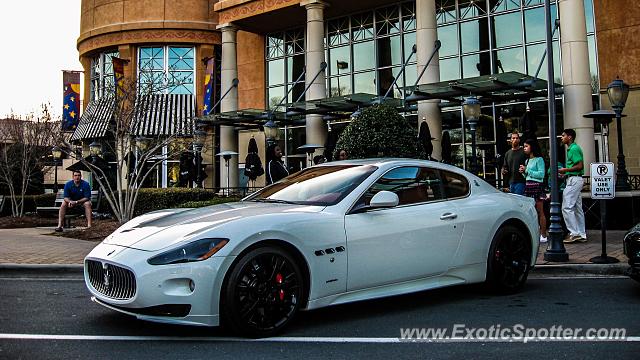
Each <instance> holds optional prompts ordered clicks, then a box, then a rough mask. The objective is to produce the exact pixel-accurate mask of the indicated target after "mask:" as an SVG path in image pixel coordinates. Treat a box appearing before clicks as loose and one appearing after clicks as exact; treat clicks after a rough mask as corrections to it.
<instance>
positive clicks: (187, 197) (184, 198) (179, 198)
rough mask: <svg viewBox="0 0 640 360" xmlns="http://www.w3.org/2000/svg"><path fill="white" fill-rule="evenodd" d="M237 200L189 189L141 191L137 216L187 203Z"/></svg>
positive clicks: (207, 191) (201, 190)
mask: <svg viewBox="0 0 640 360" xmlns="http://www.w3.org/2000/svg"><path fill="white" fill-rule="evenodd" d="M236 200H237V198H227V197H219V196H218V194H216V193H215V192H213V191H211V190H204V189H189V188H166V189H140V190H139V192H138V202H137V204H136V216H137V215H140V214H145V213H148V212H150V211H155V210H162V209H169V208H175V207H179V206H180V205H181V204H184V203H187V202H194V201H195V202H202V201H218V202H216V204H218V203H223V202H229V201H236Z"/></svg>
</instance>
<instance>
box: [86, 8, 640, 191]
mask: <svg viewBox="0 0 640 360" xmlns="http://www.w3.org/2000/svg"><path fill="white" fill-rule="evenodd" d="M551 4H552V9H551V10H552V14H553V15H552V16H553V18H554V19H559V20H560V21H559V24H560V26H559V28H558V29H556V30H555V32H554V33H553V64H554V73H555V76H554V79H553V81H554V82H555V83H556V84H558V85H561V86H562V92H560V93H559V94H558V96H557V97H556V102H555V103H556V110H557V128H558V130H559V131H560V130H561V129H562V128H564V127H571V128H574V129H576V132H577V133H578V136H577V141H578V143H579V144H580V145H581V146H582V148H583V150H584V152H585V160H586V162H587V163H588V162H591V161H595V160H603V159H605V158H606V155H608V154H609V153H610V154H611V156H610V158H611V159H612V160H614V159H615V155H617V146H616V141H614V139H615V136H616V131H617V129H616V127H615V126H613V127H612V129H611V131H610V134H611V136H612V138H611V140H610V141H609V142H608V143H609V149H607V148H606V147H605V144H606V143H607V142H606V141H604V139H603V134H602V132H601V127H600V126H598V125H594V121H593V120H592V119H588V118H584V117H583V115H585V114H587V113H589V112H591V111H593V110H596V109H600V108H603V109H606V108H608V107H609V104H608V98H607V96H606V87H607V85H608V84H609V82H611V81H612V80H613V79H615V78H616V76H619V77H620V78H621V79H624V80H625V82H626V83H627V84H629V85H630V86H631V94H630V96H629V100H628V101H627V107H626V108H625V111H624V113H625V114H627V115H628V117H627V118H625V119H624V120H623V135H624V136H623V141H624V144H625V154H626V155H627V168H628V170H629V173H630V174H638V173H640V159H639V157H638V155H637V154H639V153H640V148H638V147H639V145H638V144H640V142H639V141H637V139H638V137H639V136H640V115H638V112H637V111H635V110H638V107H639V106H640V105H639V103H640V102H639V101H638V100H639V97H640V92H639V91H638V88H639V87H640V70H638V69H639V68H640V66H639V65H640V64H639V63H638V62H639V61H640V60H639V59H640V56H638V52H639V51H640V36H634V34H636V35H640V34H638V33H639V32H640V9H638V7H637V6H634V5H633V2H632V1H606V0H557V1H556V0H552V1H551ZM543 5H544V0H408V1H404V0H402V1H389V0H351V1H336V0H325V1H320V0H222V1H201V0H192V1H186V0H183V1H166V0H146V1H134V0H131V1H115V0H112V1H109V0H102V1H99V0H91V1H90V0H83V2H82V6H83V8H82V22H81V35H80V37H79V39H78V49H79V52H80V59H81V62H82V64H83V66H84V68H85V74H91V76H85V84H84V85H85V87H84V88H85V92H84V98H85V99H95V98H96V97H99V96H100V94H101V93H100V89H101V88H104V86H105V85H104V82H105V81H108V79H109V78H112V77H110V71H111V69H110V68H109V61H108V59H109V57H111V56H114V55H116V54H117V56H118V57H120V58H124V59H126V60H129V63H128V65H127V66H126V68H125V75H126V76H129V77H131V78H136V77H138V76H139V75H140V73H144V72H145V70H147V68H148V67H151V68H152V70H153V71H157V72H159V73H162V72H164V73H169V72H171V71H180V72H189V71H191V72H192V79H193V85H192V87H187V88H183V89H181V90H179V91H183V92H190V93H191V94H193V95H194V101H195V103H196V106H195V108H196V109H197V111H198V116H199V115H200V114H201V113H200V111H201V110H200V109H201V107H202V103H203V98H202V96H203V94H202V88H203V86H202V85H203V81H204V80H203V79H204V63H203V61H202V60H203V59H205V58H207V57H211V56H216V54H217V52H218V51H219V57H220V90H219V91H220V92H221V93H224V92H226V91H227V90H230V91H229V94H228V95H227V96H226V97H224V99H222V101H221V104H220V108H219V111H220V112H221V113H234V112H238V111H242V110H249V109H261V110H274V111H275V110H282V109H286V107H285V106H286V105H287V104H288V105H291V104H294V103H296V102H297V101H298V100H299V101H307V102H313V101H318V99H324V98H336V97H338V98H339V97H344V96H347V95H351V94H369V95H372V96H380V95H384V94H385V93H387V91H388V90H389V89H391V90H390V91H389V93H390V97H392V98H396V99H400V100H401V99H403V98H404V97H406V95H407V93H408V92H410V91H411V90H410V89H411V88H412V87H413V85H414V84H415V83H416V82H417V84H418V85H421V84H433V83H449V84H455V83H462V82H464V80H465V79H472V78H476V77H482V76H492V75H497V76H499V75H500V74H507V73H510V72H517V73H519V74H523V75H529V76H535V75H537V77H538V78H540V79H543V80H548V79H547V67H546V61H547V60H546V58H547V57H545V55H544V54H545V49H546V46H545V33H546V32H545V29H546V26H545V18H544V6H543ZM436 40H440V42H441V44H442V45H441V47H440V49H439V50H438V51H437V52H436V55H435V56H433V59H432V60H431V61H430V62H429V58H430V57H431V54H432V52H433V50H434V44H435V41H436ZM414 44H415V48H416V51H415V53H414V52H413V47H414ZM172 54H173V55H172ZM172 56H173V57H172ZM178 58H179V60H180V61H177V60H176V59H178ZM184 59H187V60H188V61H182V60H184ZM543 59H544V60H543ZM172 61H174V62H173V63H172ZM178 62H180V64H181V65H180V66H182V67H176V66H172V64H174V65H175V64H177V63H178ZM325 62H326V64H327V67H326V69H324V70H323V68H322V67H321V66H322V65H321V64H323V63H325ZM185 63H188V65H185ZM427 63H428V65H427ZM145 64H147V66H146V67H145ZM148 64H151V65H148ZM404 64H406V65H407V66H406V69H405V70H404V71H402V68H403V65H404ZM425 65H427V68H426V70H425V71H424V75H423V76H422V77H421V78H419V79H418V74H420V73H421V72H422V70H423V68H424V67H425ZM539 68H540V70H538V69H539ZM305 70H306V72H305ZM538 71H539V72H538ZM316 75H318V76H316ZM236 78H237V79H238V80H239V85H238V86H237V88H234V87H233V86H232V84H233V80H234V79H236ZM298 79H301V81H299V82H296V80H298ZM394 81H395V83H394ZM305 89H307V91H306V92H305ZM283 98H284V100H283ZM480 100H481V101H482V113H483V117H482V118H481V121H480V124H479V130H478V147H479V149H481V151H480V154H481V158H482V164H483V167H482V174H483V175H484V176H485V177H486V178H488V179H495V178H496V177H497V176H498V171H496V170H497V161H496V155H497V154H496V153H497V152H500V149H501V148H502V145H504V142H505V141H506V139H504V138H502V137H501V134H502V133H501V131H500V129H501V128H506V130H507V131H509V132H510V131H512V130H518V131H520V132H522V131H523V130H525V128H526V130H527V131H529V133H533V134H535V136H536V137H537V138H538V139H539V140H540V141H541V144H543V145H544V146H545V148H548V136H549V121H548V116H547V114H548V109H547V100H546V99H545V98H544V97H539V96H538V97H532V98H528V99H514V100H509V101H503V100H496V99H492V98H488V97H485V98H480ZM282 103H283V104H285V106H281V107H277V105H278V104H282ZM403 114H404V116H406V117H407V118H408V119H409V120H410V122H411V123H412V124H414V125H415V127H416V128H417V126H418V124H419V123H420V122H421V121H423V120H425V121H427V123H428V124H429V126H430V128H431V133H432V136H433V137H434V138H435V139H434V140H433V143H434V153H433V156H434V157H435V158H440V156H441V146H440V144H441V140H442V134H443V132H444V131H446V132H448V134H449V136H450V138H451V143H452V155H453V162H454V164H455V165H457V166H461V167H466V166H468V159H469V157H470V154H471V146H470V144H471V136H470V134H469V132H468V131H467V130H466V127H465V122H464V118H463V115H462V110H461V107H460V106H459V104H456V103H455V102H450V101H441V100H440V99H432V100H425V101H420V102H419V103H418V104H417V107H416V108H415V109H407V110H406V111H404V112H403ZM348 121H349V116H348V115H346V116H344V117H343V118H339V117H338V118H336V117H331V118H329V117H326V116H324V117H323V116H322V115H319V114H308V115H306V117H305V119H304V121H303V122H302V123H299V124H297V125H292V126H287V127H286V128H282V130H281V132H282V133H283V134H282V136H281V139H280V140H279V141H280V145H281V146H282V147H283V148H285V149H286V153H287V155H288V158H287V160H288V162H289V163H290V164H289V165H296V164H300V165H299V166H305V165H306V164H305V162H304V160H303V161H300V160H301V159H305V156H304V154H299V152H298V151H297V148H298V147H299V146H302V145H305V144H320V145H323V146H324V145H325V144H327V143H328V142H327V140H328V139H330V138H331V137H332V136H335V134H336V132H339V130H340V128H341V127H343V126H344V124H345V123H346V122H348ZM614 125H615V124H614ZM210 130H211V132H212V133H213V134H215V136H214V137H213V139H212V146H211V150H212V151H210V152H209V153H208V154H207V155H206V156H205V162H208V163H210V164H214V165H215V164H216V159H215V157H214V153H215V152H217V151H234V152H238V153H239V155H238V156H237V157H236V156H234V157H232V159H231V161H230V165H229V167H228V168H229V169H230V170H229V171H230V174H229V177H228V178H229V179H230V181H229V184H228V185H229V186H231V187H236V186H238V185H242V184H241V180H240V175H241V171H239V170H238V169H239V166H240V168H241V166H242V164H241V162H242V159H244V157H245V156H246V145H247V143H248V141H249V139H250V138H251V137H252V136H253V137H257V138H258V139H260V141H258V144H259V146H260V152H261V155H262V156H261V157H262V158H263V159H264V136H263V135H262V133H260V132H259V131H256V130H250V129H243V128H241V127H238V126H234V125H233V124H226V125H216V127H215V128H210ZM318 151H322V149H320V150H318ZM239 163H240V164H239ZM211 168H212V169H217V170H219V171H214V172H212V173H211V175H212V176H210V177H209V179H208V180H207V181H208V184H207V187H215V186H219V185H222V186H224V185H225V184H226V180H222V181H221V180H220V179H226V178H227V174H226V168H225V167H224V164H223V166H220V164H219V162H218V165H216V166H211ZM165 175H166V174H159V175H158V176H159V177H161V176H165ZM214 178H217V179H218V180H217V181H213V179H214ZM158 184H160V185H166V182H165V183H162V182H161V181H160V182H158ZM260 184H262V182H260V180H259V182H258V185H260Z"/></svg>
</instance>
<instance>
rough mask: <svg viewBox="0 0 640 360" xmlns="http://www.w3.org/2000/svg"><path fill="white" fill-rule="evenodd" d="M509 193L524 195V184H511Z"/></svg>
mask: <svg viewBox="0 0 640 360" xmlns="http://www.w3.org/2000/svg"><path fill="white" fill-rule="evenodd" d="M509 191H510V192H511V193H512V194H518V195H524V183H511V184H509Z"/></svg>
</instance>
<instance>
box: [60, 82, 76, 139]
mask: <svg viewBox="0 0 640 360" xmlns="http://www.w3.org/2000/svg"><path fill="white" fill-rule="evenodd" d="M62 84H63V86H62V89H63V106H62V131H74V130H75V129H76V127H77V126H78V121H79V119H80V72H78V71H66V70H63V71H62Z"/></svg>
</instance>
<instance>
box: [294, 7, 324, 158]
mask: <svg viewBox="0 0 640 360" xmlns="http://www.w3.org/2000/svg"><path fill="white" fill-rule="evenodd" d="M300 5H301V6H304V7H305V9H306V10H307V38H306V43H307V49H306V51H307V53H306V64H307V73H306V76H305V84H307V85H308V84H309V83H310V82H311V80H312V79H313V77H314V76H315V75H316V73H317V72H318V71H319V70H320V64H321V63H322V62H323V61H325V58H324V8H325V6H326V4H325V3H324V2H322V1H318V0H306V1H302V2H301V3H300ZM326 96H327V80H326V74H325V72H324V71H323V72H322V73H321V74H320V75H319V76H318V77H317V78H316V80H315V81H314V82H313V84H312V85H311V87H309V90H308V91H307V94H306V97H305V98H306V100H307V101H308V100H316V99H323V98H325V97H326ZM306 134H307V144H318V145H323V146H324V143H325V140H326V138H327V128H326V126H325V125H324V121H323V120H322V115H307V125H306Z"/></svg>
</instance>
